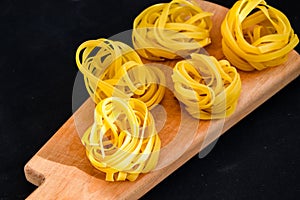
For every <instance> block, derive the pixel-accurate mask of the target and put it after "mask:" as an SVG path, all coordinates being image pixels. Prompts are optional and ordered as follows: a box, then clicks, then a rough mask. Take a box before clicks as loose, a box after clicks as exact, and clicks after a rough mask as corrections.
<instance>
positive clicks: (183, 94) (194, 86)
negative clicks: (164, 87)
mask: <svg viewBox="0 0 300 200" xmlns="http://www.w3.org/2000/svg"><path fill="white" fill-rule="evenodd" d="M172 79H173V81H174V89H175V92H174V94H175V96H176V98H177V99H178V100H179V101H180V102H182V103H183V104H184V105H185V108H186V110H187V111H188V112H189V113H190V114H191V115H192V116H193V117H194V118H197V119H205V120H207V119H219V118H224V117H227V116H229V115H231V114H232V113H233V112H234V110H235V108H236V105H237V102H238V98H239V96H240V92H241V80H240V76H239V74H238V72H237V70H236V68H235V67H232V66H231V65H230V63H229V62H228V61H227V60H220V61H218V60H217V59H216V58H215V57H213V56H207V55H203V54H192V55H191V59H190V60H183V61H180V62H178V63H177V64H176V65H175V67H174V69H173V75H172Z"/></svg>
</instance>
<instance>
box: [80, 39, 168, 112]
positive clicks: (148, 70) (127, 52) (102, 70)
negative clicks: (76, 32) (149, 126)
mask: <svg viewBox="0 0 300 200" xmlns="http://www.w3.org/2000/svg"><path fill="white" fill-rule="evenodd" d="M76 63H77V66H78V68H79V70H80V71H81V73H82V74H83V76H84V81H85V85H86V89H87V91H88V93H89V94H90V96H91V97H92V99H93V101H94V102H95V103H96V104H97V103H99V101H101V100H102V99H105V98H107V97H111V96H116V97H122V98H125V99H128V98H132V97H134V98H137V99H139V100H141V101H143V102H145V103H146V105H147V106H148V107H149V108H152V107H153V106H155V105H156V104H158V103H159V102H160V101H161V100H162V98H163V96H164V93H165V77H164V74H163V72H162V71H161V70H160V69H158V68H155V67H150V66H145V65H144V64H143V63H142V61H141V59H140V57H139V55H138V54H137V53H136V52H135V51H134V50H133V49H132V48H131V47H129V46H128V45H126V44H124V43H122V42H118V41H112V40H108V39H98V40H89V41H86V42H84V43H82V44H81V45H80V46H79V47H78V49H77V52H76Z"/></svg>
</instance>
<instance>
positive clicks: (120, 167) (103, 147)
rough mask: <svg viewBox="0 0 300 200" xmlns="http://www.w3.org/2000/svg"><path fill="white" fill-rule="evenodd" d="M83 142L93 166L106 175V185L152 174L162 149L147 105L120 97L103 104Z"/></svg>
mask: <svg viewBox="0 0 300 200" xmlns="http://www.w3.org/2000/svg"><path fill="white" fill-rule="evenodd" d="M81 141H82V143H83V144H84V145H85V147H86V154H87V157H88V159H89V160H90V162H91V164H92V165H93V166H94V167H95V168H97V169H98V170H100V171H102V172H105V173H106V181H115V180H116V181H125V180H126V179H127V180H129V181H134V180H136V178H137V177H138V175H139V174H140V173H147V172H149V171H151V170H152V169H154V168H155V166H156V164H157V162H158V158H159V150H160V146H161V141H160V138H159V136H158V134H157V131H156V129H155V123H154V119H153V117H152V115H151V113H150V112H149V111H148V109H147V106H146V104H145V103H144V102H142V101H140V100H138V99H129V100H125V99H122V98H118V97H110V98H106V99H104V100H102V101H100V103H99V104H98V105H97V106H96V108H95V111H94V123H93V124H92V126H91V127H89V128H88V129H87V130H86V132H85V133H84V135H83V137H82V139H81Z"/></svg>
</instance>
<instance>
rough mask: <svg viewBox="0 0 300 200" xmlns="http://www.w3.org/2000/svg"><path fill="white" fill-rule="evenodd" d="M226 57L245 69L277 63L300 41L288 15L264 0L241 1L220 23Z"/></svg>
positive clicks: (249, 69) (284, 58)
mask: <svg viewBox="0 0 300 200" xmlns="http://www.w3.org/2000/svg"><path fill="white" fill-rule="evenodd" d="M221 33H222V37H223V40H222V49H223V52H224V54H225V56H226V58H227V59H228V60H229V61H230V62H231V63H232V64H233V65H234V66H236V67H237V68H239V69H241V70H244V71H252V70H255V69H256V70H262V69H265V68H267V67H273V66H278V65H280V64H282V63H284V62H285V61H286V60H287V56H288V53H289V52H290V51H292V50H293V48H294V47H295V46H296V45H297V44H298V43H299V39H298V37H297V35H296V34H294V31H293V29H292V28H291V25H290V23H289V20H288V19H287V17H286V16H285V15H284V14H283V13H282V12H280V11H279V10H277V9H276V8H273V7H272V6H270V5H267V3H266V2H265V1H263V0H239V1H237V2H236V3H235V4H234V5H233V7H232V8H231V9H230V10H229V12H228V13H227V15H226V17H225V19H224V21H223V22H222V26H221Z"/></svg>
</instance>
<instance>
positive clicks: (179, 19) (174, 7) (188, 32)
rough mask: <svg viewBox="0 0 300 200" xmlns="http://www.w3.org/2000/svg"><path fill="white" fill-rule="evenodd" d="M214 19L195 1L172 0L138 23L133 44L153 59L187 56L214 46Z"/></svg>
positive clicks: (140, 17)
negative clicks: (211, 35) (212, 36)
mask: <svg viewBox="0 0 300 200" xmlns="http://www.w3.org/2000/svg"><path fill="white" fill-rule="evenodd" d="M211 16H212V13H210V12H204V11H203V10H202V9H201V8H200V7H199V5H198V4H197V3H195V2H193V1H192V2H190V1H185V0H172V1H170V2H169V3H160V4H155V5H152V6H150V7H148V8H146V9H145V10H144V11H142V12H141V13H140V14H139V15H138V16H137V17H136V18H135V20H134V23H133V32H132V41H133V45H134V47H135V49H136V51H137V52H138V53H139V54H140V55H141V56H142V57H144V58H146V59H149V60H164V59H178V58H181V57H186V56H188V55H189V54H190V53H191V52H198V51H199V50H200V49H201V48H202V47H204V46H206V45H208V44H210V43H211V39H210V36H209V32H210V30H211V28H212V21H211Z"/></svg>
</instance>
